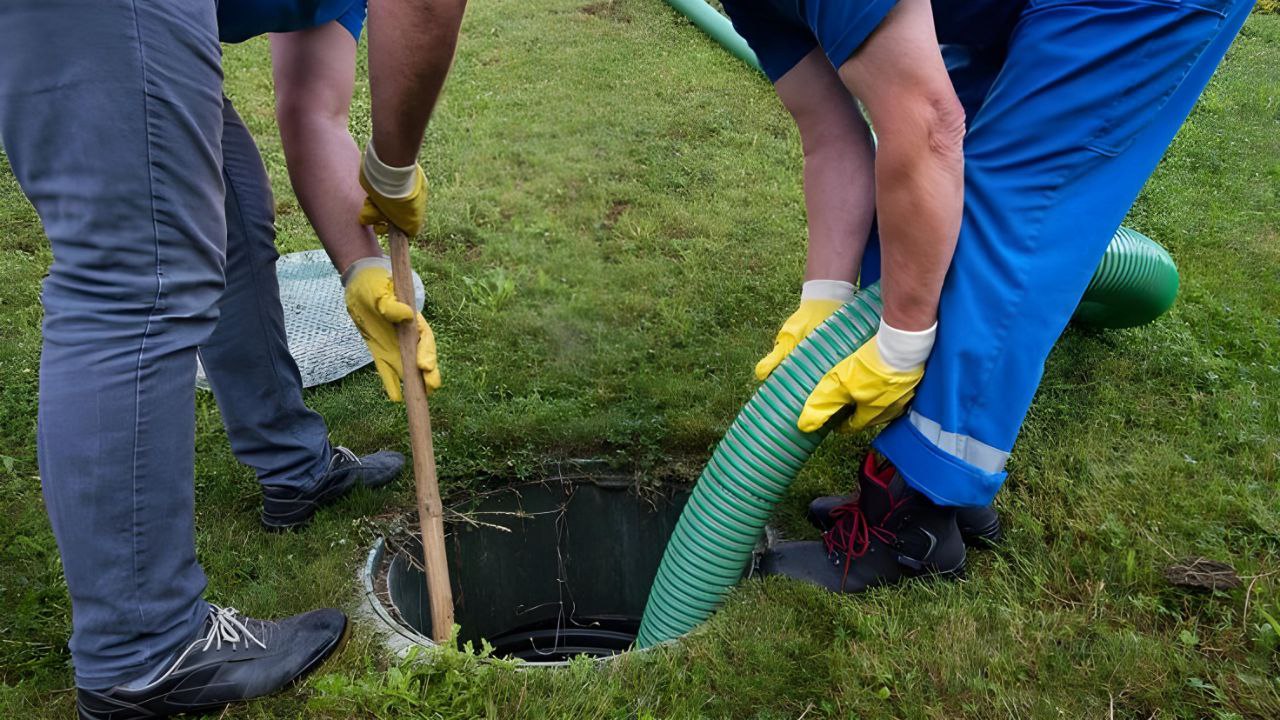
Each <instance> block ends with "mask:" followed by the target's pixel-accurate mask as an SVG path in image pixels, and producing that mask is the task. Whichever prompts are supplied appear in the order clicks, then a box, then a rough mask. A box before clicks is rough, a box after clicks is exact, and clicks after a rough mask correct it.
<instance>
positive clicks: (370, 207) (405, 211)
mask: <svg viewBox="0 0 1280 720" xmlns="http://www.w3.org/2000/svg"><path fill="white" fill-rule="evenodd" d="M414 171H415V173H414V179H413V190H412V191H411V192H410V193H409V194H408V195H407V196H405V197H399V198H389V197H386V196H385V195H383V194H382V193H380V192H378V191H377V190H376V189H375V188H374V187H373V183H371V182H369V178H368V177H366V176H365V170H364V165H361V166H360V187H362V188H364V191H365V192H366V193H368V194H369V195H368V197H366V198H365V199H364V206H362V207H361V208H360V224H361V225H369V226H372V227H373V231H374V232H376V233H378V234H379V235H386V234H387V223H388V222H390V223H391V224H392V225H395V226H396V227H398V228H400V229H401V230H403V231H404V232H405V234H406V235H408V236H409V237H410V238H412V237H413V236H415V235H417V234H418V233H419V232H420V231H421V230H422V225H423V222H424V221H425V220H426V217H427V176H426V174H425V173H423V172H422V167H421V166H414Z"/></svg>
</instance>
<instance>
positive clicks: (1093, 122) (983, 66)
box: [863, 0, 1253, 506]
mask: <svg viewBox="0 0 1280 720" xmlns="http://www.w3.org/2000/svg"><path fill="white" fill-rule="evenodd" d="M1252 5H1253V2H1252V0H1046V1H1035V2H1030V3H1021V2H1020V3H1009V2H1006V1H1005V0H986V1H985V2H983V1H981V0H979V1H977V2H962V1H961V0H935V2H934V15H935V22H936V25H937V30H938V36H939V40H940V41H941V42H942V43H944V44H952V46H951V47H947V48H945V49H946V51H947V55H948V58H949V60H950V65H951V67H952V68H953V81H954V82H955V84H956V89H957V92H958V94H959V96H960V97H961V99H962V101H963V102H964V103H965V105H966V111H967V114H968V123H969V127H968V134H967V135H966V137H965V207H964V220H963V224H962V227H961V231H960V239H959V242H958V244H957V246H956V254H955V259H954V261H953V263H952V266H951V269H950V271H949V273H948V275H947V279H946V283H945V286H944V288H943V292H942V299H941V305H940V307H939V311H938V323H939V324H938V340H937V344H936V345H935V347H934V349H933V354H932V356H931V357H930V359H929V362H928V366H927V368H926V371H925V376H924V380H923V381H922V382H921V384H920V387H919V390H918V392H917V394H916V398H915V402H914V403H913V405H912V406H911V409H910V411H909V412H908V414H907V415H905V416H904V417H902V418H900V419H898V420H896V421H894V422H893V423H892V424H890V425H889V426H888V427H887V428H886V429H885V430H884V431H883V432H882V433H881V434H880V435H879V437H877V439H876V441H875V446H876V448H877V449H879V450H880V451H881V452H882V453H884V454H885V455H886V456H887V457H888V458H889V459H891V460H892V461H893V463H894V465H896V466H897V467H898V469H899V470H900V471H901V472H902V474H903V475H904V477H905V478H906V480H907V481H908V482H909V483H910V484H911V485H912V486H914V487H916V488H917V489H919V490H921V491H922V492H924V493H925V494H927V495H928V496H929V497H931V498H932V499H933V500H934V501H936V502H938V503H941V504H945V505H959V506H974V505H985V504H987V503H989V502H990V501H991V500H992V498H993V497H994V496H995V494H996V491H997V490H998V489H999V488H1000V486H1001V485H1002V483H1003V482H1004V479H1005V471H1004V468H1005V461H1006V460H1007V458H1008V457H1009V452H1010V451H1011V450H1012V449H1013V445H1014V440H1015V439H1016V438H1017V435H1018V430H1019V428H1020V427H1021V425H1022V421H1023V419H1024V418H1025V416H1026V413H1027V409H1028V407H1029V406H1030V404H1031V400H1032V396H1033V395H1034V394H1035V391H1036V388H1037V386H1038V385H1039V383H1040V378H1041V374H1042V373H1043V369H1044V362H1045V359H1046V358H1047V357H1048V355H1049V351H1050V350H1051V349H1052V347H1053V344H1054V343H1055V342H1056V341H1057V339H1058V337H1059V336H1060V335H1061V333H1062V331H1063V329H1064V328H1065V327H1066V324H1067V321H1068V320H1069V319H1070V318H1071V315H1072V312H1073V311H1074V310H1075V308H1076V306H1077V304H1078V303H1079V302H1080V298H1081V296H1082V295H1083V294H1084V290H1085V287H1086V285H1087V284H1088V282H1089V278H1090V277H1091V276H1092V274H1093V271H1094V269H1095V268H1096V267H1097V265H1098V262H1099V261H1100V260H1101V258H1102V255H1103V252H1104V251H1105V249H1106V247H1107V244H1108V242H1109V241H1110V239H1111V236H1112V234H1113V233H1114V232H1115V230H1116V228H1117V227H1118V226H1119V225H1120V223H1121V221H1122V220H1123V219H1124V216H1125V214H1126V212H1127V211H1128V209H1129V207H1130V206H1131V205H1132V203H1133V201H1134V199H1135V198H1136V197H1137V195H1138V192H1139V191H1140V190H1141V189H1142V186H1143V184H1144V183H1145V182H1146V180H1147V178H1148V177H1149V176H1150V175H1151V173H1152V172H1153V171H1154V170H1155V167H1156V164H1157V163H1158V162H1159V160H1160V158H1161V156H1162V155H1163V154H1164V151H1165V149H1166V148H1167V147H1168V145H1169V143H1170V142H1171V141H1172V140H1173V137H1174V134H1175V133H1176V132H1177V130H1178V128H1179V126H1181V124H1182V122H1183V120H1185V118H1186V117H1187V114H1188V113H1189V112H1190V111H1191V108H1192V107H1193V106H1194V104H1195V102H1196V99H1197V98H1198V97H1199V96H1200V93H1201V91H1202V90H1203V89H1204V86H1205V84H1206V83H1207V82H1208V81H1209V78H1210V77H1211V75H1212V74H1213V71H1214V69H1215V68H1216V67H1217V65H1218V63H1219V62H1220V61H1221V60H1222V57H1223V55H1224V54H1225V53H1226V51H1227V48H1228V46H1230V44H1231V41H1232V40H1233V38H1234V37H1235V36H1236V33H1237V32H1238V31H1239V29H1240V26H1241V25H1242V24H1243V23H1244V21H1245V19H1246V17H1247V16H1248V13H1249V11H1250V9H1251V7H1252ZM874 257H875V254H871V255H869V263H870V266H869V267H868V266H864V273H863V274H864V276H865V277H866V279H868V280H870V279H873V278H874V277H875V276H876V275H878V268H876V267H875V264H876V261H875V260H874Z"/></svg>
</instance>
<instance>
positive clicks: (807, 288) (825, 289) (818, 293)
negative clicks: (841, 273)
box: [800, 280, 855, 302]
mask: <svg viewBox="0 0 1280 720" xmlns="http://www.w3.org/2000/svg"><path fill="white" fill-rule="evenodd" d="M854 292H855V290H854V288H853V283H850V282H845V281H843V280H810V281H808V282H806V283H805V284H804V285H802V286H801V288H800V299H801V300H839V301H840V302H849V301H850V300H852V299H853V295H854Z"/></svg>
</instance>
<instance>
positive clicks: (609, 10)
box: [579, 0, 631, 23]
mask: <svg viewBox="0 0 1280 720" xmlns="http://www.w3.org/2000/svg"><path fill="white" fill-rule="evenodd" d="M579 12H581V13H582V14H583V15H590V16H592V17H598V18H600V19H601V20H612V21H613V22H620V23H629V22H631V16H630V15H628V14H627V11H626V10H624V9H623V8H622V0H596V2H593V3H587V4H586V5H583V6H582V7H581V8H580V9H579Z"/></svg>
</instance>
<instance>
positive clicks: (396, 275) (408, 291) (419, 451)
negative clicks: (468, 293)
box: [389, 225, 453, 643]
mask: <svg viewBox="0 0 1280 720" xmlns="http://www.w3.org/2000/svg"><path fill="white" fill-rule="evenodd" d="M389 235H390V241H391V282H392V283H393V284H394V285H395V290H396V299H397V300H399V301H400V302H402V303H405V304H406V305H408V306H409V307H417V304H416V303H415V302H414V298H413V269H412V267H411V266H410V264H409V239H408V238H407V237H405V234H404V231H403V230H401V229H400V228H398V227H395V226H394V225H393V226H391V229H390V233H389ZM396 331H397V333H398V335H399V340H400V361H401V363H402V364H403V367H404V405H405V408H406V409H407V410H408V411H409V448H410V449H411V450H412V451H413V480H414V485H415V486H416V488H417V494H418V522H419V524H420V525H421V528H422V560H423V567H425V568H426V569H427V597H428V598H430V600H431V638H432V639H433V640H435V641H436V642H437V643H446V642H448V641H449V636H450V635H451V634H452V633H453V589H452V588H451V587H450V586H449V560H448V558H447V557H446V555H445V549H444V508H443V506H442V505H441V503H440V485H439V484H438V483H437V482H436V451H435V448H434V447H433V446H432V444H431V411H430V409H429V408H428V407H427V386H426V384H425V383H424V382H423V381H422V372H421V371H419V370H418V324H417V322H415V321H412V320H411V321H409V322H405V323H400V325H399V326H398V327H397V328H396Z"/></svg>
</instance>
